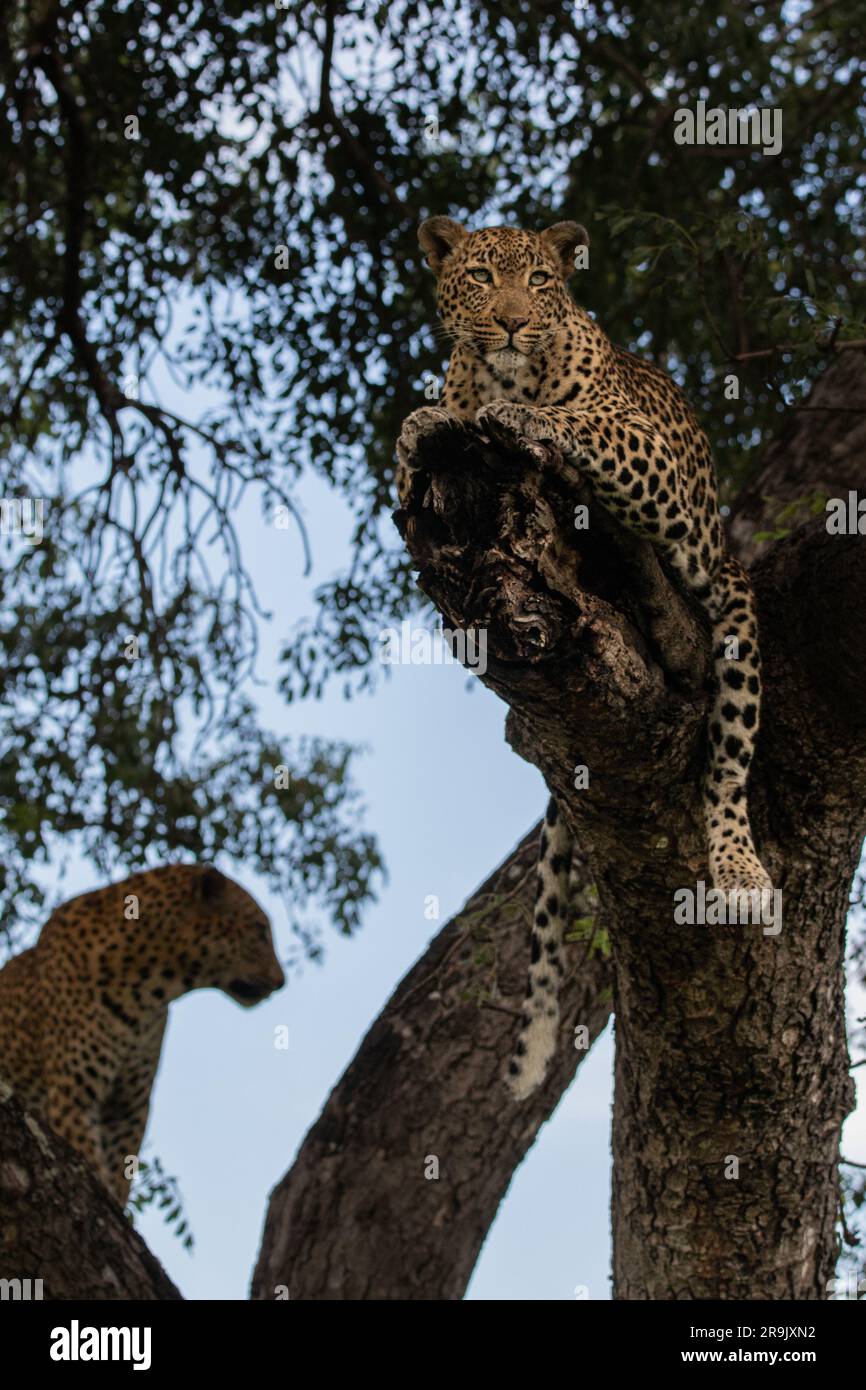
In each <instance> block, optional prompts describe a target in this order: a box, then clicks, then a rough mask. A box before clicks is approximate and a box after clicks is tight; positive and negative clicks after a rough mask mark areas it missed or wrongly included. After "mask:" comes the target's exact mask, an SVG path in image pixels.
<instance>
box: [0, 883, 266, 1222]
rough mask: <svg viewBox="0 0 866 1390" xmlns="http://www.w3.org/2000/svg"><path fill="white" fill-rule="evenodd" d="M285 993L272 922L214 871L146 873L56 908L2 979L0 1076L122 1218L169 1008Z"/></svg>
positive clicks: (244, 1002) (1, 972) (247, 1002)
mask: <svg viewBox="0 0 866 1390" xmlns="http://www.w3.org/2000/svg"><path fill="white" fill-rule="evenodd" d="M284 983H285V975H284V972H283V968H282V966H281V965H280V962H279V960H278V959H277V955H276V952H275V949H274V941H273V936H272V932H271V925H270V921H269V919H268V917H267V915H266V913H265V912H264V911H263V909H262V908H261V907H260V906H259V904H258V903H257V902H256V900H255V898H253V897H252V896H251V894H249V893H248V892H247V891H246V890H245V889H244V888H242V887H241V886H240V884H238V883H236V882H235V881H234V880H233V879H231V878H229V877H227V875H225V874H223V873H222V872H221V871H220V870H219V869H217V868H215V867H214V866H213V865H211V864H202V863H194V864H190V863H175V864H165V865H162V866H159V867H156V868H151V869H144V870H141V871H140V872H138V873H134V874H132V875H131V876H130V877H128V878H126V879H124V880H121V881H119V882H117V883H113V884H110V885H109V886H107V887H103V888H98V889H96V890H94V891H92V892H89V893H82V894H80V895H79V896H77V897H74V898H70V899H69V900H68V901H66V902H64V903H62V904H60V905H59V906H58V907H57V908H56V909H55V910H54V911H53V912H52V913H51V915H50V916H49V918H48V920H47V921H46V923H45V925H44V926H43V927H42V930H41V931H40V933H39V936H38V938H37V940H36V944H35V945H34V946H31V947H30V948H29V949H28V950H25V951H22V952H20V953H19V954H18V955H15V956H13V957H12V958H11V959H10V960H9V961H7V963H6V964H5V965H4V966H3V968H2V969H0V1077H2V1079H3V1080H4V1081H5V1082H6V1083H7V1085H8V1086H9V1087H10V1088H11V1089H12V1091H13V1092H14V1093H15V1094H16V1095H17V1096H18V1098H19V1100H20V1101H21V1104H22V1106H23V1107H24V1109H25V1111H27V1112H29V1113H31V1114H32V1115H33V1116H34V1118H35V1119H36V1120H37V1121H38V1120H42V1121H43V1122H44V1123H45V1124H47V1125H48V1127H49V1128H50V1129H52V1130H53V1131H54V1132H55V1133H56V1134H59V1135H60V1136H61V1137H62V1138H63V1139H65V1140H66V1141H67V1143H68V1144H69V1145H70V1146H71V1147H72V1148H73V1149H75V1150H76V1151H77V1153H78V1154H80V1155H81V1157H82V1158H83V1159H84V1160H85V1162H86V1163H87V1164H88V1166H89V1167H90V1168H91V1169H92V1170H93V1171H94V1172H95V1173H96V1175H97V1177H98V1178H99V1179H100V1180H101V1182H102V1185H103V1186H104V1187H105V1188H106V1190H107V1191H108V1192H109V1194H110V1195H111V1197H112V1198H114V1199H115V1200H116V1201H118V1202H119V1203H120V1204H121V1206H122V1207H125V1206H126V1205H127V1204H128V1201H129V1192H130V1179H131V1177H132V1176H133V1175H134V1172H135V1170H136V1166H137V1164H136V1163H132V1162H130V1160H132V1159H135V1160H137V1158H138V1155H139V1153H140V1151H141V1145H142V1141H143V1139H144V1133H145V1129H146V1127H147V1119H148V1113H149V1110H150V1098H151V1092H152V1089H153V1083H154V1079H155V1077H156V1072H157V1068H158V1066H159V1060H160V1053H161V1050H162V1040H163V1034H164V1032H165V1027H166V1022H167V1020H168V1007H169V1004H170V1003H172V1002H173V1001H174V1000H176V999H179V998H180V997H181V996H182V995H184V994H187V993H189V992H190V991H191V990H195V989H207V988H215V989H220V990H222V991H223V992H224V993H225V994H227V995H228V996H229V997H230V998H231V999H232V1000H233V1001H234V1002H236V1003H237V1004H239V1005H241V1006H242V1007H244V1008H251V1007H252V1006H253V1005H255V1004H258V1003H259V1002H260V1001H261V1000H263V999H266V998H267V997H268V996H269V995H270V994H272V993H273V992H274V991H275V990H277V989H280V988H281V987H282V985H283V984H284Z"/></svg>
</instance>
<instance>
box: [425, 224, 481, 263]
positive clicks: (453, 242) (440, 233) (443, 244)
mask: <svg viewBox="0 0 866 1390" xmlns="http://www.w3.org/2000/svg"><path fill="white" fill-rule="evenodd" d="M468 235H469V233H468V232H467V230H466V228H465V227H461V225H460V223H459V222H455V221H454V219H453V218H451V217H428V218H427V221H426V222H422V223H421V226H420V227H419V228H418V245H419V246H420V247H421V250H422V251H423V252H424V254H425V256H426V257H427V264H428V265H429V267H430V269H431V270H432V271H433V272H434V274H436V275H438V274H439V271H440V270H441V269H442V263H443V261H444V260H445V259H446V257H448V256H450V255H451V252H452V251H454V250H456V248H457V247H458V246H459V245H460V243H461V241H463V239H464V238H465V237H467V236H468Z"/></svg>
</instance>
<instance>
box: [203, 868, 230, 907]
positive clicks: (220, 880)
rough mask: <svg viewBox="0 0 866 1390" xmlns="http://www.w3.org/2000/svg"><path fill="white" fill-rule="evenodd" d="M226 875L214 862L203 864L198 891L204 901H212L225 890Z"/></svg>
mask: <svg viewBox="0 0 866 1390" xmlns="http://www.w3.org/2000/svg"><path fill="white" fill-rule="evenodd" d="M226 882H227V880H226V876H225V874H221V873H220V871H219V869H215V868H214V866H213V864H202V866H201V874H200V876H199V881H198V891H199V896H200V898H201V900H202V902H206V903H211V902H213V901H214V900H215V899H216V898H219V897H220V896H221V895H222V893H224V892H225V886H226Z"/></svg>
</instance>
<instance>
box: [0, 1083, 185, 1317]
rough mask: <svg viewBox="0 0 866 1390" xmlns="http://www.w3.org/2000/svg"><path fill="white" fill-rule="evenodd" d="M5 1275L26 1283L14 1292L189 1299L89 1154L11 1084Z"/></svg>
mask: <svg viewBox="0 0 866 1390" xmlns="http://www.w3.org/2000/svg"><path fill="white" fill-rule="evenodd" d="M0 1279H7V1280H21V1281H22V1286H21V1287H20V1288H18V1287H17V1286H14V1285H13V1286H12V1287H11V1289H10V1290H9V1291H8V1296H9V1297H12V1298H15V1297H25V1298H26V1297H30V1298H44V1299H46V1300H56V1299H179V1298H180V1297H181V1295H180V1293H179V1292H178V1290H177V1289H176V1288H175V1286H174V1284H173V1283H172V1282H171V1280H170V1279H169V1277H168V1275H167V1274H166V1272H165V1270H164V1269H163V1268H162V1265H161V1264H160V1263H159V1261H158V1260H157V1259H156V1258H155V1257H154V1256H153V1255H151V1253H150V1251H149V1250H148V1248H147V1246H146V1245H145V1243H144V1241H143V1240H142V1239H141V1236H139V1235H138V1234H137V1232H136V1231H135V1230H134V1228H133V1226H132V1223H131V1222H130V1221H128V1220H127V1218H126V1217H125V1216H124V1214H123V1212H122V1211H121V1209H120V1207H119V1206H118V1204H117V1202H116V1201H115V1200H114V1199H113V1198H112V1197H111V1196H110V1195H109V1193H108V1192H106V1191H105V1189H104V1188H103V1186H102V1184H101V1182H100V1181H99V1179H98V1178H97V1177H96V1176H95V1174H94V1173H92V1172H91V1170H90V1169H89V1168H88V1166H87V1164H86V1163H85V1162H84V1160H83V1159H82V1158H79V1156H78V1154H77V1153H76V1152H75V1150H74V1149H71V1148H70V1147H69V1145H68V1144H67V1143H66V1142H65V1141H64V1140H63V1139H61V1138H60V1137H59V1136H58V1135H56V1134H54V1133H53V1131H51V1130H49V1129H46V1128H43V1127H42V1125H41V1124H39V1123H38V1122H37V1121H36V1120H34V1119H33V1118H32V1117H31V1116H30V1115H25V1113H24V1111H23V1110H22V1108H21V1106H20V1105H19V1103H18V1101H17V1100H16V1099H15V1098H14V1096H12V1094H11V1092H10V1091H9V1088H8V1086H6V1085H5V1083H3V1082H0ZM28 1280H29V1281H30V1284H29V1286H28V1284H27V1282H26V1281H28ZM38 1280H41V1281H42V1283H41V1288H40V1287H39V1285H38V1284H37V1283H36V1282H35V1281H38Z"/></svg>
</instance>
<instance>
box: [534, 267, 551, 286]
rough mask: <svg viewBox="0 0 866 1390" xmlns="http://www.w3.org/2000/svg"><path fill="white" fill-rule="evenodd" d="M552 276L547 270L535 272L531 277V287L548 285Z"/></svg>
mask: <svg viewBox="0 0 866 1390" xmlns="http://www.w3.org/2000/svg"><path fill="white" fill-rule="evenodd" d="M549 279H550V276H549V275H548V273H547V271H546V270H533V272H532V274H531V275H530V277H529V283H530V285H546V284H547V282H548V280H549Z"/></svg>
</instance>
